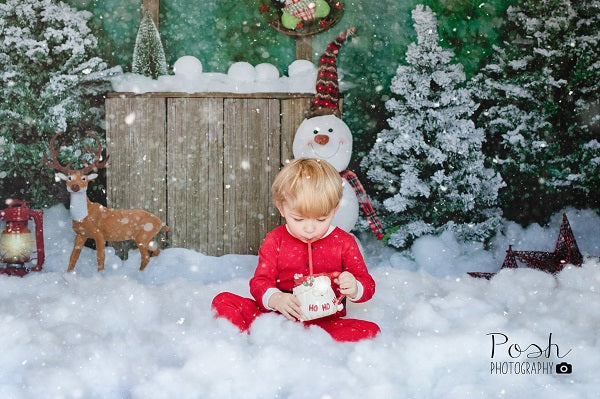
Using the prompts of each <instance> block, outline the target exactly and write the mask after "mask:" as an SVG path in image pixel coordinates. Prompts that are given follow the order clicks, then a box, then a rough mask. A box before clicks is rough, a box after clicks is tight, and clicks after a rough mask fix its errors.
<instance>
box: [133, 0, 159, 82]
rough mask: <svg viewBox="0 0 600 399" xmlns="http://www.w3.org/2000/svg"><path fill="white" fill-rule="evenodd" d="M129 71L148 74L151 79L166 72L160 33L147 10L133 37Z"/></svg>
mask: <svg viewBox="0 0 600 399" xmlns="http://www.w3.org/2000/svg"><path fill="white" fill-rule="evenodd" d="M131 72H133V73H138V74H140V75H144V76H150V77H152V79H156V78H158V77H159V76H161V75H167V74H168V67H167V61H166V58H165V50H164V49H163V45H162V43H161V41H160V34H159V33H158V29H156V25H155V24H154V21H152V17H151V16H150V13H149V12H148V11H146V12H145V13H144V16H143V17H142V21H141V22H140V27H139V29H138V33H137V36H136V38H135V47H134V49H133V61H132V64H131Z"/></svg>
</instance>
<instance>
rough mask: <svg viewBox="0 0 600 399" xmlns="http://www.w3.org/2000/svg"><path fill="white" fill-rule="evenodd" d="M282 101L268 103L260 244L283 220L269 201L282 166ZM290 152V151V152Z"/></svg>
mask: <svg viewBox="0 0 600 399" xmlns="http://www.w3.org/2000/svg"><path fill="white" fill-rule="evenodd" d="M282 103H283V102H282V101H280V100H272V101H270V102H269V126H268V129H269V159H268V160H266V163H267V164H266V165H265V166H266V168H267V187H268V188H269V189H268V190H266V191H265V192H266V193H267V198H266V203H265V204H264V209H266V215H265V231H263V234H262V237H261V243H262V239H263V238H264V236H265V235H266V234H267V233H268V232H269V231H271V230H272V229H274V228H275V227H277V226H278V225H280V224H282V223H283V219H282V218H281V216H280V215H279V211H278V210H277V207H276V206H275V204H274V203H273V201H272V199H271V185H272V184H273V181H274V180H275V176H277V173H279V170H280V168H279V166H280V165H281V164H282V162H281V153H282V151H281V146H282V137H281V109H282ZM290 151H291V150H290Z"/></svg>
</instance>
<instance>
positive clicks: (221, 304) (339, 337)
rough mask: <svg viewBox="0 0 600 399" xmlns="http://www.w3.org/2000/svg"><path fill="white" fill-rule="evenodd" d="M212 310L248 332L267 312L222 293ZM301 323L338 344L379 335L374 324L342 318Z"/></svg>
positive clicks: (249, 302) (233, 295)
mask: <svg viewBox="0 0 600 399" xmlns="http://www.w3.org/2000/svg"><path fill="white" fill-rule="evenodd" d="M212 308H213V310H214V311H215V313H216V316H217V317H223V318H225V319H227V320H229V321H230V322H232V323H233V324H234V325H236V326H237V327H238V328H239V329H240V331H248V329H249V328H250V325H251V324H252V322H253V321H254V320H255V319H256V318H257V317H258V316H260V315H261V314H263V313H267V312H268V311H264V310H262V309H261V308H260V307H259V306H258V303H257V302H256V301H255V300H253V299H250V298H244V297H241V296H239V295H236V294H232V293H230V292H222V293H220V294H219V295H217V296H216V297H215V298H214V299H213V302H212ZM303 323H304V325H306V326H311V325H315V326H319V327H321V328H322V329H323V330H325V331H327V332H328V333H329V335H331V336H332V337H333V339H335V340H336V341H339V342H356V341H360V340H362V339H368V338H373V337H375V336H376V335H377V334H378V333H379V326H378V325H377V324H375V323H372V322H370V321H365V320H358V319H347V318H343V317H338V318H324V319H316V320H311V321H307V322H303Z"/></svg>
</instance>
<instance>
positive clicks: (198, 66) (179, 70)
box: [173, 55, 202, 79]
mask: <svg viewBox="0 0 600 399" xmlns="http://www.w3.org/2000/svg"><path fill="white" fill-rule="evenodd" d="M173 72H175V75H177V76H181V77H184V78H188V79H190V78H194V77H197V76H198V75H200V74H201V73H202V62H200V60H199V59H198V58H196V57H193V56H191V55H184V56H183V57H181V58H179V59H178V60H177V61H175V64H174V65H173Z"/></svg>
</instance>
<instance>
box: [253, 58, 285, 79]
mask: <svg viewBox="0 0 600 399" xmlns="http://www.w3.org/2000/svg"><path fill="white" fill-rule="evenodd" d="M254 69H255V70H256V81H257V82H269V81H273V80H277V79H279V70H278V69H277V67H275V65H273V64H269V63H267V62H265V63H262V64H258V65H257V66H255V67H254Z"/></svg>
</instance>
